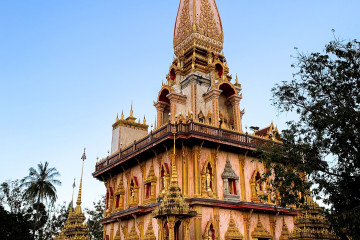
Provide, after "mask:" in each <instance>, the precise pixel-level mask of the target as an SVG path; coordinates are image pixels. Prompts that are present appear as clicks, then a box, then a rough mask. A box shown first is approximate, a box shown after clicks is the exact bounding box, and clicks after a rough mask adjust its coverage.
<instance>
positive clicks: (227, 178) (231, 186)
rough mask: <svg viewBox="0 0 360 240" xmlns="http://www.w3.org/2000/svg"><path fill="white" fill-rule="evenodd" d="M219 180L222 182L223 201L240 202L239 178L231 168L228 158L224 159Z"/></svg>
mask: <svg viewBox="0 0 360 240" xmlns="http://www.w3.org/2000/svg"><path fill="white" fill-rule="evenodd" d="M221 178H222V179H223V181H224V199H225V200H236V201H237V200H240V195H239V189H238V185H239V183H238V182H239V176H238V175H236V173H235V171H234V169H233V168H232V166H231V163H230V160H229V156H228V157H227V159H226V164H225V168H224V172H223V173H222V174H221Z"/></svg>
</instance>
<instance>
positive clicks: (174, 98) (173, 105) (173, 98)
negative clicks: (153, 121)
mask: <svg viewBox="0 0 360 240" xmlns="http://www.w3.org/2000/svg"><path fill="white" fill-rule="evenodd" d="M166 97H167V98H169V100H170V113H171V123H174V121H175V115H176V114H177V113H178V110H177V105H178V104H181V105H184V106H185V104H186V96H184V95H182V94H179V93H174V92H172V93H169V94H168V95H167V96H166ZM183 114H184V113H183Z"/></svg>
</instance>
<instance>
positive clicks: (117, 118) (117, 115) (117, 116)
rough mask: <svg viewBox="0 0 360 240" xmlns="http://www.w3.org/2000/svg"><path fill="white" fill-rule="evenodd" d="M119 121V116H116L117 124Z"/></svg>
mask: <svg viewBox="0 0 360 240" xmlns="http://www.w3.org/2000/svg"><path fill="white" fill-rule="evenodd" d="M117 121H119V114H118V113H117V114H116V122H117Z"/></svg>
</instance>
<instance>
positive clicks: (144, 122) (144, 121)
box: [143, 115, 146, 124]
mask: <svg viewBox="0 0 360 240" xmlns="http://www.w3.org/2000/svg"><path fill="white" fill-rule="evenodd" d="M143 124H146V118H145V115H144V120H143Z"/></svg>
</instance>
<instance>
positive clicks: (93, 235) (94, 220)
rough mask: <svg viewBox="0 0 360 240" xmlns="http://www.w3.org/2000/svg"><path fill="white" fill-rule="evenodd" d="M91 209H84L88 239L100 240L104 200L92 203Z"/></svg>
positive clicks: (101, 236)
mask: <svg viewBox="0 0 360 240" xmlns="http://www.w3.org/2000/svg"><path fill="white" fill-rule="evenodd" d="M93 204H94V208H93V209H85V212H86V214H87V215H88V219H87V221H86V224H87V225H88V227H89V233H90V239H91V240H102V238H103V227H102V225H101V224H100V220H101V219H102V218H103V217H104V212H105V198H101V200H99V201H97V202H94V203H93Z"/></svg>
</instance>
